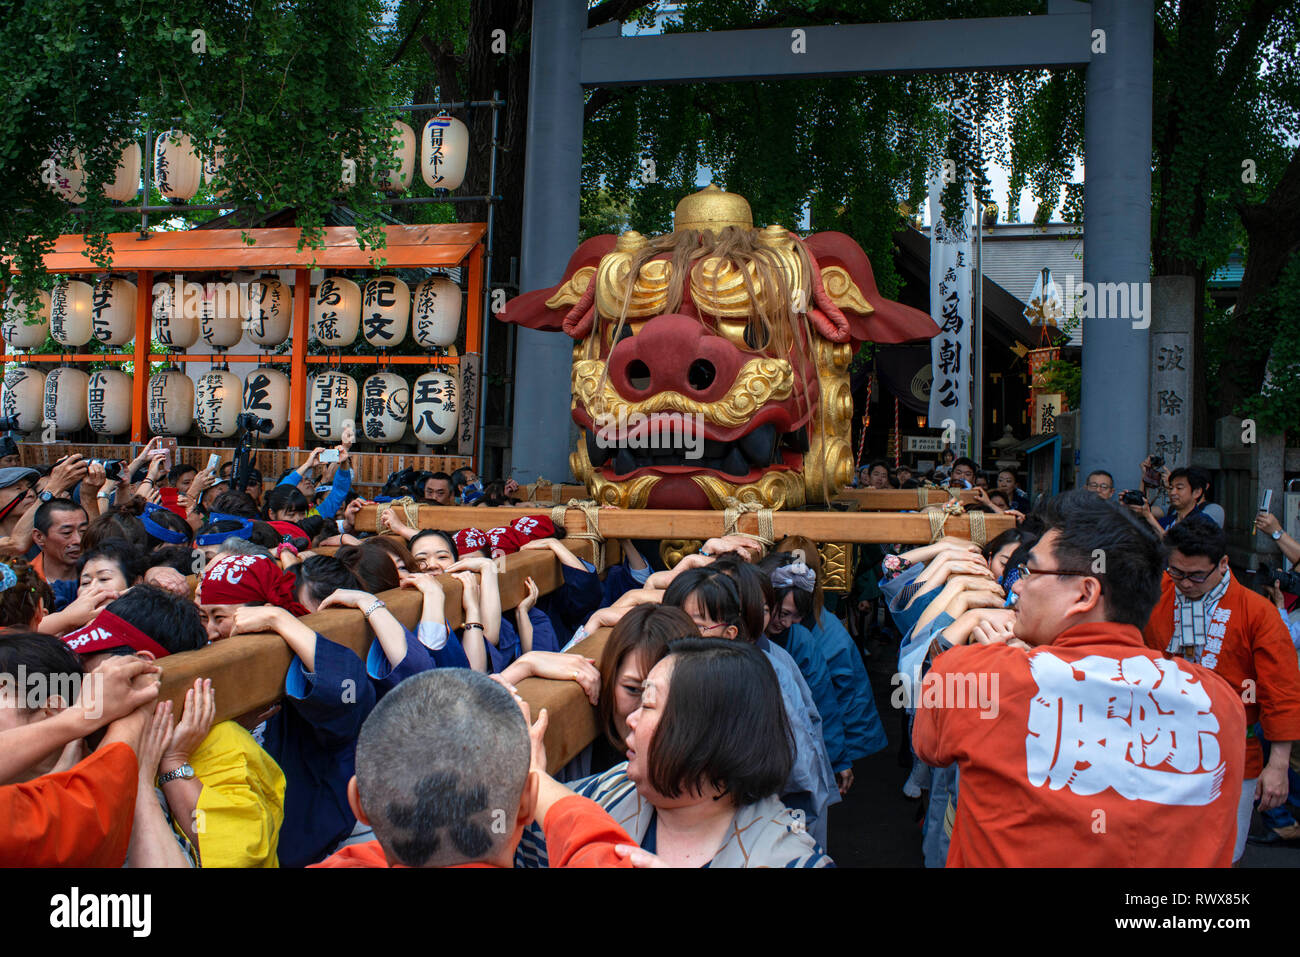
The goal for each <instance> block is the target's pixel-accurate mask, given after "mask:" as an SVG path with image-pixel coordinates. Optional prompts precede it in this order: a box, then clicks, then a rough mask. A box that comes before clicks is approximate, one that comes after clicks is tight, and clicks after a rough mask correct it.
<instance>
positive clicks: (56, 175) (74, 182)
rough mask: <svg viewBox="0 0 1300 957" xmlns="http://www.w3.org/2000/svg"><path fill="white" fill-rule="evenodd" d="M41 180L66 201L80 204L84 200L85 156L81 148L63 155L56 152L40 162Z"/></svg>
mask: <svg viewBox="0 0 1300 957" xmlns="http://www.w3.org/2000/svg"><path fill="white" fill-rule="evenodd" d="M41 181H42V182H44V183H45V184H46V185H48V186H49V187H50V189H52V190H53V191H54V193H55V194H56V195H57V196H58V197H59V198H60V199H63V200H64V201H66V202H69V203H76V204H78V205H80V204H81V203H84V202H85V201H86V170H85V156H84V155H83V154H82V152H81V150H75V149H74V150H70V151H69V152H68V153H67V154H65V155H60V154H59V153H58V152H56V153H55V154H54V155H53V156H51V157H50V158H49V159H47V160H46V161H45V162H44V163H42V164H41Z"/></svg>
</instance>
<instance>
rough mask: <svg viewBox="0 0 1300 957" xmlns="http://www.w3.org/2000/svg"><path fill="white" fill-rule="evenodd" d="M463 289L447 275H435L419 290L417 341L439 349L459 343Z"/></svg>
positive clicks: (424, 345)
mask: <svg viewBox="0 0 1300 957" xmlns="http://www.w3.org/2000/svg"><path fill="white" fill-rule="evenodd" d="M460 303H461V293H460V286H458V285H456V284H455V283H454V282H452V281H451V280H450V279H448V278H447V277H446V276H432V277H430V278H428V279H426V280H425V281H424V282H422V283H420V284H419V285H418V286H416V287H415V301H414V303H413V304H412V311H413V312H414V313H415V330H414V336H415V341H416V342H417V343H419V345H420V346H421V348H424V349H435V348H441V347H444V346H450V345H452V344H454V343H455V342H456V334H457V333H458V332H460Z"/></svg>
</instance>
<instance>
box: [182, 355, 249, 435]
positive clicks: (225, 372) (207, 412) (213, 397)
mask: <svg viewBox="0 0 1300 957" xmlns="http://www.w3.org/2000/svg"><path fill="white" fill-rule="evenodd" d="M243 396H244V387H243V383H241V382H240V381H239V376H237V375H235V374H234V373H233V372H231V371H230V370H229V369H211V370H209V371H208V372H205V373H203V375H201V376H199V378H198V381H197V382H195V383H194V420H195V421H196V422H197V423H198V425H199V431H200V432H202V433H203V434H204V435H206V436H207V437H208V438H211V439H228V438H230V437H231V436H232V435H234V434H235V430H236V426H235V420H236V419H238V418H239V410H240V408H241V406H242V405H243Z"/></svg>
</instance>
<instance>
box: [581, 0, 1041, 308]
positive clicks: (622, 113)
mask: <svg viewBox="0 0 1300 957" xmlns="http://www.w3.org/2000/svg"><path fill="white" fill-rule="evenodd" d="M1042 6H1043V5H1042V4H1041V3H1036V2H1033V0H1029V2H1025V0H1019V2H1017V0H974V2H964V3H954V2H949V0H908V2H892V0H891V2H883V0H849V2H844V3H840V4H835V5H831V4H827V3H822V2H818V0H786V2H758V0H707V2H704V0H687V2H685V3H683V4H681V5H680V7H681V9H680V14H679V16H677V17H676V18H674V19H672V20H669V21H668V22H667V23H666V24H665V26H664V30H665V32H697V31H706V30H725V29H743V28H753V27H772V26H780V27H783V28H784V27H790V28H794V27H799V26H815V25H822V24H834V23H867V22H883V21H901V20H919V19H935V18H941V17H945V16H959V17H972V16H1008V15H1014V14H1026V13H1037V12H1042V10H1041V8H1042ZM653 13H654V10H653V9H648V10H646V11H643V18H645V17H646V16H649V15H652V14H653ZM808 55H809V56H814V55H815V53H814V52H810V53H809V54H808ZM1027 82H1029V79H1028V75H1020V74H1013V75H1005V74H1001V75H991V74H990V75H983V74H981V75H969V76H968V75H953V76H947V75H943V76H940V75H928V76H927V75H918V76H910V77H874V76H873V77H859V78H837V79H812V80H786V81H759V82H746V83H711V84H682V85H678V86H669V87H656V88H647V89H619V90H613V91H609V90H597V91H594V92H593V93H591V94H590V95H589V100H588V113H589V121H588V123H587V126H586V132H585V137H584V142H583V153H584V163H583V187H584V191H585V192H587V193H589V194H590V193H593V192H595V191H604V194H605V195H607V196H609V197H611V198H612V199H614V200H615V201H619V202H625V203H627V204H628V206H629V208H630V211H631V213H630V220H631V225H632V227H633V228H635V229H638V230H640V231H641V232H645V233H653V232H664V231H667V230H669V229H671V228H672V212H673V207H674V206H675V205H676V203H677V201H678V200H679V199H681V197H682V196H683V195H685V194H686V193H688V192H691V191H693V190H694V189H695V188H696V178H697V175H698V174H699V172H700V171H701V170H708V171H710V173H711V176H712V179H713V181H714V182H715V183H717V184H718V185H719V186H722V187H723V188H725V189H729V190H734V191H736V192H739V193H741V194H742V195H743V196H745V198H746V199H748V200H749V202H750V205H751V207H752V208H753V212H754V218H755V221H756V222H758V223H763V224H767V223H781V224H783V225H786V226H789V227H792V228H798V227H800V225H801V223H802V222H803V221H804V218H805V216H806V217H807V219H808V221H809V222H810V224H811V227H812V229H813V230H839V231H842V232H845V233H848V234H849V235H851V236H853V237H854V239H856V240H857V241H858V242H859V243H860V244H861V245H862V247H863V248H864V249H865V250H866V252H867V255H868V256H869V257H870V258H871V261H872V265H873V268H874V270H875V274H876V280H877V282H878V283H879V284H880V287H881V289H882V291H884V292H885V293H886V294H887V295H890V294H895V293H896V292H897V289H898V282H899V278H898V276H897V275H896V274H895V271H894V266H893V261H892V255H891V252H892V236H893V234H894V232H896V231H897V230H898V229H899V228H900V227H901V226H902V225H903V223H904V221H905V217H904V214H902V213H900V212H899V204H900V202H906V203H908V204H909V205H910V206H911V207H912V208H918V207H919V206H920V205H921V204H922V203H923V202H924V200H925V196H926V183H927V181H928V178H929V176H930V175H933V174H934V173H936V172H938V171H939V170H940V169H941V164H942V162H943V161H944V160H946V159H947V160H951V161H952V167H951V169H952V172H953V174H954V176H953V181H952V182H951V183H950V184H949V185H948V187H947V192H946V194H945V199H946V201H948V202H950V203H957V202H959V201H960V199H959V198H960V196H961V195H962V194H963V192H964V190H965V187H966V184H967V183H970V182H974V184H975V186H976V191H977V194H978V195H980V196H981V198H983V199H986V200H987V199H992V197H991V196H990V195H989V193H988V184H987V180H986V179H985V178H984V173H983V171H984V168H985V166H986V164H987V163H988V162H989V161H990V160H993V159H1000V160H1001V161H1002V162H1004V163H1008V162H1009V161H1010V158H1009V156H1007V155H1006V150H1005V147H1004V145H1003V144H1005V143H1006V142H1007V128H1006V127H1007V123H1008V122H1009V120H1010V114H1009V113H1008V111H1007V110H1006V109H1005V108H1004V103H1005V102H1006V100H1007V98H1008V97H1009V96H1010V93H1011V91H1012V90H1013V89H1019V88H1020V87H1021V86H1023V85H1024V84H1026V83H1027ZM593 106H594V107H595V109H593V108H592V107H593ZM648 162H653V164H654V165H653V169H651V168H649V167H648V166H647V165H646V164H647V163H648ZM651 172H652V173H653V177H654V179H653V181H648V180H649V179H650V175H649V174H650V173H651ZM1048 185H1049V186H1050V185H1051V184H1050V183H1049V184H1048ZM1053 206H1055V200H1054V199H1053V201H1052V202H1050V203H1047V204H1046V207H1045V208H1046V209H1047V210H1048V211H1050V210H1051V209H1052V207H1053Z"/></svg>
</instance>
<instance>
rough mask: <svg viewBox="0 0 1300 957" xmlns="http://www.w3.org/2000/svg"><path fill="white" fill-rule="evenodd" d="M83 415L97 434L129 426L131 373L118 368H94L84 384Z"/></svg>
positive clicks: (124, 429)
mask: <svg viewBox="0 0 1300 957" xmlns="http://www.w3.org/2000/svg"><path fill="white" fill-rule="evenodd" d="M86 417H87V419H89V421H90V427H91V428H92V429H94V430H95V431H96V432H98V433H99V434H100V435H121V434H122V433H123V432H128V431H130V429H131V377H130V376H128V375H127V374H126V373H125V372H122V371H120V370H118V369H97V370H96V371H95V372H94V373H92V374H91V376H90V382H89V383H87V385H86Z"/></svg>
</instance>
